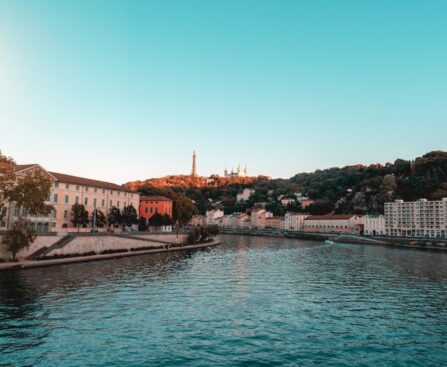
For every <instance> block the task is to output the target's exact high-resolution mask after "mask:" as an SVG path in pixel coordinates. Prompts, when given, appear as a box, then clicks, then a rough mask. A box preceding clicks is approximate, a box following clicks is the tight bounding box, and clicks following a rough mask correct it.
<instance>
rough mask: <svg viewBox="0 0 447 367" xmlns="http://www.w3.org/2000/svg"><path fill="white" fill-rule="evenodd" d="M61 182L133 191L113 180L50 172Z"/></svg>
mask: <svg viewBox="0 0 447 367" xmlns="http://www.w3.org/2000/svg"><path fill="white" fill-rule="evenodd" d="M50 173H51V174H52V175H53V176H54V177H56V179H57V180H58V181H59V182H63V183H68V184H73V185H83V186H91V187H97V188H100V189H107V190H116V191H127V192H133V191H131V190H129V189H127V188H125V187H124V186H121V185H117V184H114V183H111V182H105V181H99V180H92V179H90V178H84V177H77V176H71V175H66V174H64V173H58V172H50Z"/></svg>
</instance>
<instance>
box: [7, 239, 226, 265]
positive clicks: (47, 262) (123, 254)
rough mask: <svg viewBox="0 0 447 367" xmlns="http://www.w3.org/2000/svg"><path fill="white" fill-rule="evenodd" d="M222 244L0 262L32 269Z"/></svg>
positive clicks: (210, 243) (175, 246)
mask: <svg viewBox="0 0 447 367" xmlns="http://www.w3.org/2000/svg"><path fill="white" fill-rule="evenodd" d="M220 244H221V242H220V241H219V240H217V239H216V240H213V241H211V242H206V243H201V244H197V245H174V246H166V247H163V248H156V249H151V250H140V251H138V250H137V251H127V252H116V253H111V254H101V255H90V256H73V257H65V258H61V259H52V260H31V261H19V262H7V263H0V271H1V270H15V269H31V268H38V267H47V266H54V265H63V264H73V263H80V262H88V261H99V260H108V259H114V258H120V257H129V256H141V255H149V254H157V253H163V252H174V251H188V250H196V249H203V248H207V247H214V246H218V245H220Z"/></svg>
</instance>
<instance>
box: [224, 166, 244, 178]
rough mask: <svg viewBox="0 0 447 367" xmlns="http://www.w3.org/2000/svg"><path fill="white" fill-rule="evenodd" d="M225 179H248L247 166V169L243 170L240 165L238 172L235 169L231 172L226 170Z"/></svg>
mask: <svg viewBox="0 0 447 367" xmlns="http://www.w3.org/2000/svg"><path fill="white" fill-rule="evenodd" d="M224 177H227V178H235V177H248V171H247V166H245V168H244V169H243V170H242V169H241V166H240V165H239V166H238V167H237V170H236V172H235V171H234V170H233V169H232V170H231V172H228V170H227V169H226V168H225V171H224Z"/></svg>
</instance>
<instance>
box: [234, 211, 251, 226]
mask: <svg viewBox="0 0 447 367" xmlns="http://www.w3.org/2000/svg"><path fill="white" fill-rule="evenodd" d="M237 227H238V228H242V229H250V228H251V221H250V216H249V215H248V214H247V213H242V214H241V215H239V217H238V218H237Z"/></svg>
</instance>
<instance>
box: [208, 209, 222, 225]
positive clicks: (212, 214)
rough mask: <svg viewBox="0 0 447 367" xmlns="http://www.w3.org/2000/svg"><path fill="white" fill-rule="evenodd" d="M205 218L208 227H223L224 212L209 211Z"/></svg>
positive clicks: (217, 210)
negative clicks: (215, 225) (214, 225)
mask: <svg viewBox="0 0 447 367" xmlns="http://www.w3.org/2000/svg"><path fill="white" fill-rule="evenodd" d="M205 216H206V224H207V225H213V224H217V225H221V223H222V218H223V217H224V212H223V210H220V209H213V210H208V211H207V212H206V214H205Z"/></svg>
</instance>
